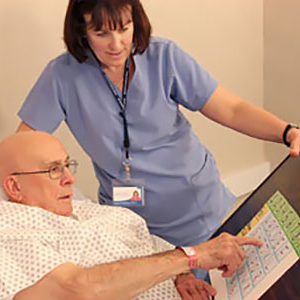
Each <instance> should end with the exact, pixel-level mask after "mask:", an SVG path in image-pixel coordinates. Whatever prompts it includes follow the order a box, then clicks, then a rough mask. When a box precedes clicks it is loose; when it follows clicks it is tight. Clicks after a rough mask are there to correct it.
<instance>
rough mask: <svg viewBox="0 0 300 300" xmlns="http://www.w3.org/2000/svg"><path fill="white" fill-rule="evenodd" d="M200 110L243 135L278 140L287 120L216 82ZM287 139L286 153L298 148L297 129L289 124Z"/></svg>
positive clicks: (278, 141) (298, 137) (297, 151)
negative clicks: (288, 144) (287, 149)
mask: <svg viewBox="0 0 300 300" xmlns="http://www.w3.org/2000/svg"><path fill="white" fill-rule="evenodd" d="M200 112H201V113H202V114H203V115H205V116H206V117H208V118H209V119H211V120H213V121H216V122H217V123H219V124H222V125H224V126H227V127H229V128H231V129H234V130H236V131H239V132H241V133H244V134H246V135H249V136H252V137H255V138H259V139H262V140H267V141H273V142H277V143H282V142H283V141H282V134H283V131H284V129H285V128H286V126H287V124H288V123H287V122H285V121H283V120H281V119H279V118H278V117H276V116H275V115H273V114H271V113H270V112H268V111H266V110H264V109H262V108H260V107H258V106H256V105H254V104H252V103H250V102H247V101H245V100H243V99H241V98H240V97H238V96H236V95H234V94H232V93H230V92H229V91H228V90H226V89H225V88H224V87H223V86H221V85H219V86H218V87H217V88H216V90H215V91H214V92H213V94H212V95H211V96H210V98H209V99H208V101H207V102H206V104H205V105H204V106H203V108H202V109H201V110H200ZM287 139H288V141H290V142H291V148H290V154H291V155H293V156H295V155H298V154H299V150H300V131H299V130H298V129H296V128H292V129H291V130H290V131H289V133H288V136H287Z"/></svg>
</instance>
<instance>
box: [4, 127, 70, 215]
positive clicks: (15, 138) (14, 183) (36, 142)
mask: <svg viewBox="0 0 300 300" xmlns="http://www.w3.org/2000/svg"><path fill="white" fill-rule="evenodd" d="M68 162H69V156H68V155H67V153H66V150H65V149H64V147H63V145H62V144H61V143H60V142H59V140H58V139H56V138H55V137H54V136H52V135H50V134H48V133H46V132H39V131H22V132H18V133H16V134H13V135H11V136H9V137H7V138H6V139H4V140H3V141H2V142H1V143H0V182H1V184H2V186H3V188H4V190H5V191H6V193H7V195H8V197H9V198H10V200H11V201H14V202H18V203H22V204H26V205H31V206H39V207H41V208H45V209H47V210H49V211H52V212H54V213H57V214H60V215H66V214H69V213H70V211H71V208H70V205H71V196H72V184H73V183H74V177H73V175H72V174H71V173H70V172H69V170H68V168H65V167H64V166H66V165H67V166H68ZM56 167H57V168H62V171H63V172H62V176H61V177H60V178H57V179H55V180H53V179H51V178H50V176H49V172H48V171H49V170H50V169H51V168H56ZM28 172H29V173H32V172H33V173H35V174H28ZM23 173H27V174H23Z"/></svg>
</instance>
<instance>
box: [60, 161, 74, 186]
mask: <svg viewBox="0 0 300 300" xmlns="http://www.w3.org/2000/svg"><path fill="white" fill-rule="evenodd" d="M74 182H75V176H74V175H73V174H72V173H71V172H70V170H69V168H68V167H66V166H65V167H64V172H63V176H62V178H61V183H62V185H66V184H73V183H74Z"/></svg>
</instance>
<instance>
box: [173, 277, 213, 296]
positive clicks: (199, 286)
mask: <svg viewBox="0 0 300 300" xmlns="http://www.w3.org/2000/svg"><path fill="white" fill-rule="evenodd" d="M175 286H176V288H177V291H178V293H179V294H180V296H181V298H182V300H209V299H211V298H210V296H215V295H216V294H217V291H216V290H215V289H214V288H213V287H212V286H211V285H210V284H208V283H207V282H205V281H204V280H200V279H197V278H196V277H195V276H194V274H193V273H190V274H182V275H178V276H177V277H176V280H175Z"/></svg>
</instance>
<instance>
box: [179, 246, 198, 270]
mask: <svg viewBox="0 0 300 300" xmlns="http://www.w3.org/2000/svg"><path fill="white" fill-rule="evenodd" d="M177 249H180V250H181V251H182V252H183V253H184V254H185V255H186V256H187V257H188V259H189V268H190V269H196V268H198V255H197V252H196V251H195V249H194V248H192V247H177Z"/></svg>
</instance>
